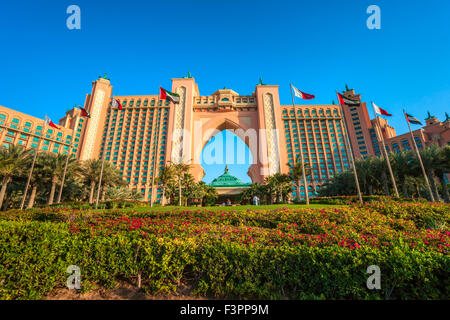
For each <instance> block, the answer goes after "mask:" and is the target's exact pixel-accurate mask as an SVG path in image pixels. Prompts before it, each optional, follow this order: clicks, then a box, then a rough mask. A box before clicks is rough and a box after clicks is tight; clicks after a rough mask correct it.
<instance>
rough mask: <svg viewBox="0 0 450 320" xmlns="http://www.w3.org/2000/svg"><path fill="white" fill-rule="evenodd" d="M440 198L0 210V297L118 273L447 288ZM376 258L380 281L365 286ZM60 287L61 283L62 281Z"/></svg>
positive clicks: (201, 287)
mask: <svg viewBox="0 0 450 320" xmlns="http://www.w3.org/2000/svg"><path fill="white" fill-rule="evenodd" d="M449 222H450V206H449V205H448V204H442V203H426V202H400V201H392V200H389V199H379V201H372V202H370V203H369V202H367V203H365V204H364V205H362V206H360V205H358V204H355V203H351V202H347V204H345V205H341V206H337V205H335V206H331V205H321V204H313V205H311V207H306V206H302V205H289V206H288V205H286V206H283V205H278V206H264V207H256V206H245V207H244V206H240V207H214V208H174V207H172V208H170V207H164V208H162V207H153V208H149V207H144V206H142V205H141V206H140V207H128V208H117V209H102V210H93V209H88V210H80V209H73V208H69V207H66V208H65V207H64V206H60V207H53V208H34V209H30V210H26V211H19V210H10V211H7V212H3V213H0V299H42V298H45V297H47V296H48V294H50V293H51V292H52V291H54V290H55V289H57V288H65V286H66V280H67V278H68V276H69V274H67V273H66V269H67V267H68V266H69V265H76V266H78V267H79V268H80V270H81V285H82V289H81V291H82V292H86V291H89V290H92V289H94V288H96V287H98V286H101V287H104V288H107V289H108V288H113V287H114V285H115V284H116V283H117V282H118V281H123V280H127V281H130V282H131V283H137V279H138V277H139V278H140V279H141V289H142V290H144V291H145V292H147V293H148V294H158V295H164V294H166V295H172V296H176V295H177V294H179V291H180V288H181V287H183V288H189V296H191V297H206V298H241V299H253V298H259V299H448V298H449V297H450V295H449V293H450V292H449V289H450V281H449V270H450V259H449V243H450V242H449V239H450V228H449ZM371 265H377V266H379V268H380V270H381V289H380V290H369V289H368V288H367V286H366V281H367V278H368V277H369V276H370V274H367V273H366V270H367V267H368V266H371ZM65 290H68V289H65Z"/></svg>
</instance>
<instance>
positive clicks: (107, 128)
mask: <svg viewBox="0 0 450 320" xmlns="http://www.w3.org/2000/svg"><path fill="white" fill-rule="evenodd" d="M112 98H113V99H114V96H113V97H112ZM111 118H112V107H109V120H108V123H107V127H106V137H105V145H104V147H103V154H102V165H101V167H100V176H99V178H98V188H97V199H96V200H95V209H97V207H98V200H99V199H100V189H101V186H102V178H103V168H104V166H105V156H106V146H107V141H108V134H109V128H110V125H109V123H110V122H111Z"/></svg>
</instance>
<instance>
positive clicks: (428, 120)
mask: <svg viewBox="0 0 450 320" xmlns="http://www.w3.org/2000/svg"><path fill="white" fill-rule="evenodd" d="M427 114H428V116H427V117H426V118H425V123H426V124H427V126H431V125H433V124H435V123H438V122H439V120H438V119H437V118H436V117H435V116H433V115H432V114H431V113H430V111H427Z"/></svg>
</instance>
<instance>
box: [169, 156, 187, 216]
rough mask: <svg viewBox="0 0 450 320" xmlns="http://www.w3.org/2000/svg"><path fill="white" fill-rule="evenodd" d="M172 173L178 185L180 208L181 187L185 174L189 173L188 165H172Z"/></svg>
mask: <svg viewBox="0 0 450 320" xmlns="http://www.w3.org/2000/svg"><path fill="white" fill-rule="evenodd" d="M172 166H173V172H174V176H175V179H176V181H177V184H178V198H179V199H178V205H179V206H180V207H181V186H182V182H183V178H184V175H185V173H187V172H188V171H189V168H190V165H188V164H185V163H183V162H180V163H176V164H173V165H172Z"/></svg>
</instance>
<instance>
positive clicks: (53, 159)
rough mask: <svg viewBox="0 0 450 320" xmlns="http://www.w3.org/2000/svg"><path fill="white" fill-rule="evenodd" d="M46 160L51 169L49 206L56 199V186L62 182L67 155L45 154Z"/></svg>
mask: <svg viewBox="0 0 450 320" xmlns="http://www.w3.org/2000/svg"><path fill="white" fill-rule="evenodd" d="M44 159H45V160H46V161H48V164H47V166H48V167H50V168H51V180H50V184H51V188H50V195H49V197H48V201H47V204H49V205H51V204H53V200H54V198H55V191H56V185H57V184H58V182H60V178H62V175H63V171H64V166H65V164H66V155H62V154H58V155H54V154H51V153H45V156H44Z"/></svg>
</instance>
